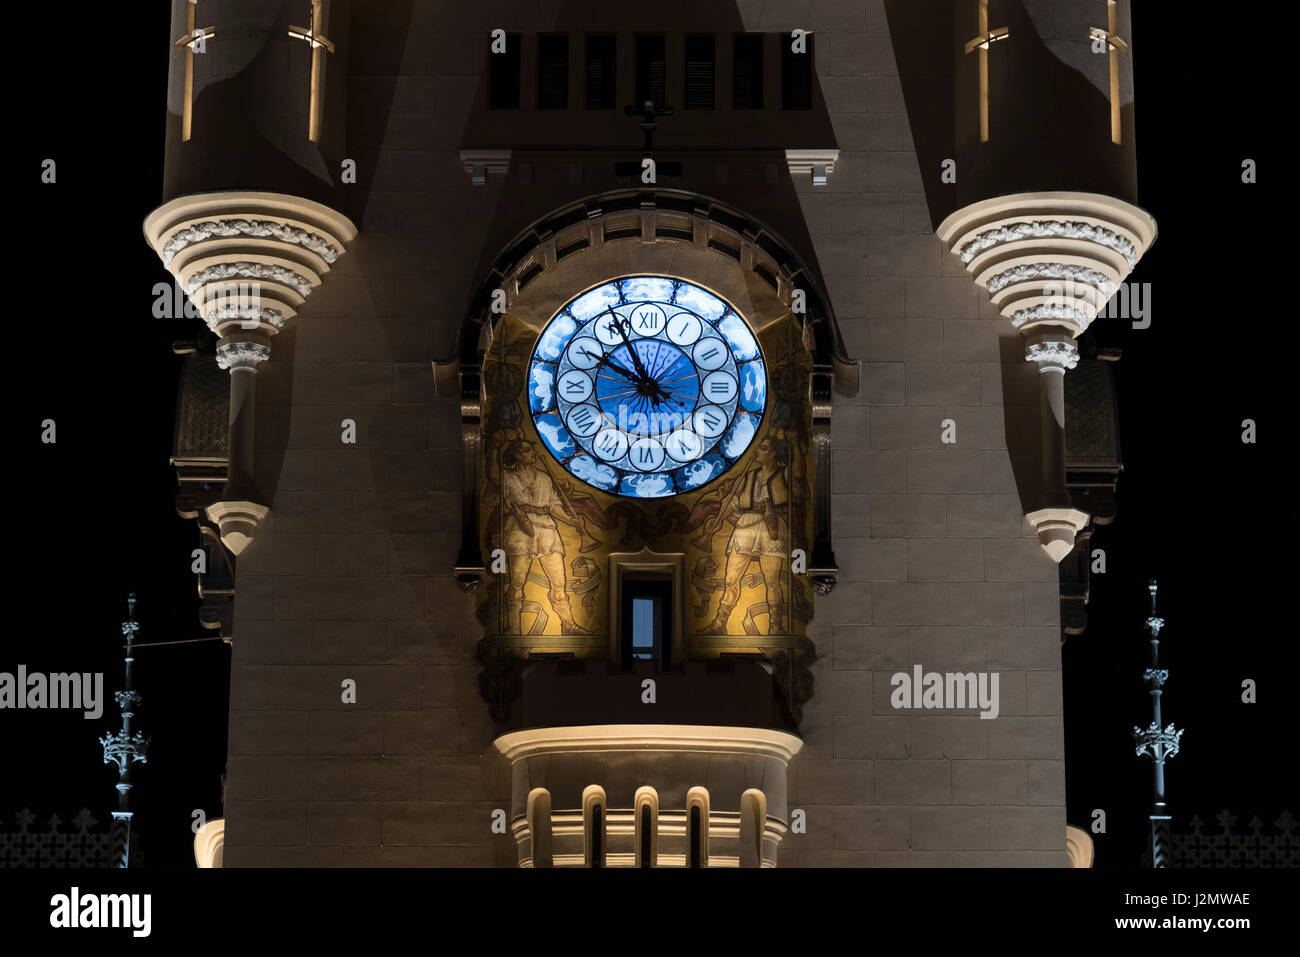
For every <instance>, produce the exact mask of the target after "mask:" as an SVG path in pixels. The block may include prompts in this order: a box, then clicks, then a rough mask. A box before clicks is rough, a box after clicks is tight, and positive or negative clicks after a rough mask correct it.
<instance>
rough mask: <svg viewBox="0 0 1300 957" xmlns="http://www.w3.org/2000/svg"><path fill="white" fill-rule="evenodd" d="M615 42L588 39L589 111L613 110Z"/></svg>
mask: <svg viewBox="0 0 1300 957" xmlns="http://www.w3.org/2000/svg"><path fill="white" fill-rule="evenodd" d="M615 49H616V47H615V40H614V38H613V37H607V36H591V37H587V109H589V110H612V109H613V108H614V100H615V99H616V95H615V93H616V90H615V79H616V74H617V70H616V65H615V60H614V52H615Z"/></svg>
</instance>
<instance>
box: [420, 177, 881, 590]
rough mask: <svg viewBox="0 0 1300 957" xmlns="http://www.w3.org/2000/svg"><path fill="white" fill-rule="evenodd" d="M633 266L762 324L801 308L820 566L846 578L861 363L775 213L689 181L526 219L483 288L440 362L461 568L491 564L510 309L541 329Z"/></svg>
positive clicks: (825, 573) (477, 573)
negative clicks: (489, 478) (844, 510)
mask: <svg viewBox="0 0 1300 957" xmlns="http://www.w3.org/2000/svg"><path fill="white" fill-rule="evenodd" d="M631 273H641V274H648V275H664V276H674V277H677V278H681V279H687V280H691V281H695V282H698V283H700V284H702V285H704V286H706V287H708V288H711V289H713V290H715V291H716V292H718V293H719V294H720V295H723V296H725V297H726V298H728V299H729V300H730V301H731V302H733V303H734V304H735V305H737V306H738V307H741V308H743V309H744V310H745V315H746V317H747V318H748V319H750V320H751V322H753V324H754V325H755V326H756V327H757V328H756V331H757V330H758V329H761V328H763V327H765V326H766V325H768V324H770V323H772V322H776V321H778V320H780V319H783V318H785V317H787V316H790V315H792V314H793V315H795V316H796V317H798V318H799V319H800V325H801V329H802V337H803V343H804V346H805V347H806V348H807V349H808V351H809V353H810V354H811V356H812V366H813V371H812V381H811V382H810V383H809V388H810V399H811V405H812V426H813V450H814V451H813V483H812V486H813V487H812V492H813V550H812V554H811V555H809V556H808V569H807V571H808V575H809V578H810V580H811V582H812V584H813V588H814V589H815V591H816V593H817V594H819V595H826V594H829V593H830V591H831V590H832V589H833V588H834V587H835V581H836V574H837V571H838V567H837V565H836V562H835V552H834V550H833V548H832V543H831V484H830V483H831V476H830V471H831V393H832V392H833V391H834V392H838V393H840V394H841V395H845V396H853V395H856V394H857V391H858V379H859V367H858V363H857V361H856V360H853V359H850V358H849V357H848V356H847V354H846V353H845V348H844V339H843V337H842V336H841V334H840V331H839V326H838V324H837V323H836V320H835V314H834V312H833V311H832V309H831V304H830V299H829V297H828V296H827V295H826V293H825V291H824V290H823V289H822V288H821V284H820V283H819V282H818V280H817V277H816V275H815V274H814V273H813V272H812V271H811V270H810V269H808V267H807V266H806V265H805V263H804V262H803V261H802V259H801V258H800V257H799V255H798V254H797V253H796V252H795V251H794V248H793V247H792V246H791V245H790V244H789V243H787V242H785V241H784V240H783V239H782V238H781V237H780V236H779V235H777V234H776V233H774V232H773V231H772V230H771V229H769V228H768V227H767V226H765V225H764V224H763V223H761V222H759V221H757V220H755V219H753V218H752V217H750V216H747V215H746V214H745V213H743V212H741V211H740V210H737V209H735V208H733V207H731V206H728V205H726V204H723V203H720V202H718V201H717V200H714V199H710V198H709V197H706V196H701V195H699V194H697V193H691V192H687V191H684V190H671V189H659V190H647V191H639V190H616V191H612V192H608V193H602V194H600V195H598V196H592V197H589V198H587V199H585V200H582V201H579V202H576V203H570V204H568V205H566V206H562V207H560V208H558V209H556V210H554V211H553V212H551V213H549V214H548V215H546V216H544V217H542V218H541V219H539V220H538V221H536V222H534V223H533V224H532V225H530V226H529V227H528V228H526V229H524V230H523V231H521V232H520V233H519V234H518V235H517V236H516V237H515V238H514V239H513V240H512V241H511V242H510V243H509V244H507V246H506V249H505V250H504V251H503V252H502V253H501V255H500V256H498V257H497V259H496V261H495V263H494V264H493V267H492V269H491V270H490V271H489V273H488V275H487V277H486V278H485V279H484V280H483V282H482V283H481V284H480V285H479V287H478V289H477V291H476V292H475V294H474V296H473V299H472V301H471V303H470V307H469V309H468V311H467V313H466V316H465V320H464V322H463V323H462V325H461V329H460V335H459V339H458V342H457V346H456V351H455V353H454V354H453V355H451V356H449V357H448V358H446V359H444V360H441V361H438V362H436V363H435V364H434V365H435V383H436V385H437V390H438V393H439V394H440V395H448V396H449V395H458V396H459V397H460V400H461V427H462V438H463V441H464V449H465V461H464V469H465V481H464V501H463V507H462V525H461V548H460V553H459V555H458V556H457V561H456V569H455V570H456V577H457V581H458V582H459V583H460V585H461V587H462V588H464V589H465V590H466V591H472V590H473V589H475V588H476V587H477V586H478V585H479V584H480V583H481V582H482V580H483V577H484V575H485V573H486V566H485V563H484V560H483V554H482V548H481V545H480V539H479V512H478V496H477V489H478V485H479V466H480V460H481V458H482V454H483V449H482V445H481V443H482V421H481V418H482V409H483V393H482V386H483V383H482V381H481V371H482V368H483V366H482V362H483V356H484V354H485V353H486V352H487V351H488V349H490V348H491V346H492V337H493V332H494V329H495V320H496V318H497V317H498V316H499V315H501V314H503V313H504V312H509V313H510V315H512V316H513V317H515V318H517V319H519V320H521V321H523V322H525V323H527V324H529V325H531V326H533V327H534V328H536V329H538V330H540V329H541V328H542V327H543V326H544V325H545V323H546V322H547V321H548V320H549V319H550V317H551V316H552V315H553V314H554V313H555V312H556V311H557V310H558V309H559V308H560V307H561V306H562V305H564V303H565V302H567V301H568V300H569V299H571V298H572V297H573V296H574V295H576V294H577V293H579V292H581V291H583V290H584V289H586V288H589V287H590V286H592V285H594V284H596V283H599V282H602V281H604V280H606V279H609V278H612V277H614V276H619V275H626V274H631Z"/></svg>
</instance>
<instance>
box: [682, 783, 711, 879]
mask: <svg viewBox="0 0 1300 957" xmlns="http://www.w3.org/2000/svg"><path fill="white" fill-rule="evenodd" d="M710 810H711V808H710V804H709V790H708V788H704V787H699V786H696V787H693V788H691V789H690V790H688V791H687V792H686V846H687V850H686V866H687V867H708V866H709V830H710V829H709V821H710V818H709V811H710ZM697 855H698V858H697Z"/></svg>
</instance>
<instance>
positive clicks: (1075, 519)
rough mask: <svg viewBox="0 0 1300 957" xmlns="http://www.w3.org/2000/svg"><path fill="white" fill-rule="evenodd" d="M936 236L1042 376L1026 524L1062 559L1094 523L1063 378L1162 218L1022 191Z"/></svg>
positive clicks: (1094, 200) (965, 211)
mask: <svg viewBox="0 0 1300 957" xmlns="http://www.w3.org/2000/svg"><path fill="white" fill-rule="evenodd" d="M938 234H939V238H940V239H942V240H943V241H944V242H945V243H947V244H948V248H949V249H950V250H951V251H952V252H954V253H955V254H956V255H957V257H958V258H959V259H960V260H961V262H962V263H963V264H965V266H966V269H967V271H968V272H969V273H970V274H971V276H972V277H974V279H975V282H976V283H977V284H978V285H979V286H981V287H982V288H984V289H985V290H987V292H988V293H989V296H990V298H991V300H992V302H993V304H994V305H995V306H997V307H998V309H999V311H1000V312H1001V314H1002V315H1003V316H1005V317H1006V318H1007V319H1009V320H1011V324H1012V326H1013V327H1015V328H1016V329H1018V330H1020V331H1021V332H1022V333H1024V334H1025V337H1026V349H1025V359H1026V361H1029V362H1033V363H1035V364H1036V365H1037V366H1038V370H1039V372H1041V373H1043V375H1042V376H1040V377H1039V385H1040V389H1041V407H1042V411H1041V420H1042V429H1043V432H1042V486H1041V492H1040V495H1041V499H1040V501H1039V502H1038V504H1039V506H1040V507H1039V508H1037V509H1033V510H1031V511H1030V512H1028V513H1027V514H1026V518H1028V519H1029V521H1030V522H1031V523H1032V524H1033V526H1034V528H1035V529H1036V530H1037V531H1038V539H1039V543H1040V544H1041V545H1042V547H1043V550H1044V551H1045V552H1047V554H1048V555H1050V556H1051V557H1052V559H1053V560H1054V561H1057V562H1060V561H1061V560H1062V559H1064V558H1065V556H1067V555H1069V554H1070V553H1071V551H1072V550H1073V548H1074V543H1075V536H1076V535H1077V534H1078V532H1079V531H1080V530H1081V529H1083V528H1085V527H1086V526H1087V524H1088V514H1087V513H1086V512H1082V511H1080V510H1079V509H1076V508H1073V507H1070V494H1069V491H1068V489H1067V486H1066V471H1065V398H1064V374H1065V372H1066V371H1067V370H1069V369H1073V368H1075V366H1076V365H1077V364H1078V361H1079V360H1078V347H1077V346H1076V345H1075V343H1074V339H1076V338H1077V337H1078V336H1079V334H1080V333H1082V332H1083V331H1084V330H1085V329H1087V328H1088V325H1089V323H1091V322H1092V320H1093V319H1095V318H1096V317H1097V315H1098V313H1100V312H1101V311H1102V310H1103V309H1104V308H1105V306H1106V303H1107V301H1108V300H1109V299H1110V297H1111V295H1112V294H1113V293H1114V292H1115V290H1116V289H1117V288H1118V287H1119V286H1120V284H1121V283H1123V282H1124V280H1125V279H1126V278H1127V277H1128V275H1129V273H1130V272H1131V271H1132V269H1133V267H1134V266H1135V265H1136V264H1137V262H1138V260H1139V259H1141V257H1142V254H1143V253H1145V252H1146V250H1147V249H1148V248H1149V247H1150V246H1151V244H1152V243H1153V242H1154V241H1155V237H1156V223H1155V220H1154V219H1152V218H1151V216H1150V215H1149V214H1147V213H1146V212H1145V211H1144V210H1142V209H1139V208H1138V207H1136V206H1133V205H1132V204H1130V203H1126V202H1123V201H1122V200H1118V199H1115V198H1113V197H1110V196H1102V195H1098V194H1093V193H1068V192H1049V193H1018V194H1014V195H1010V196H999V197H995V198H993V199H988V200H984V201H983V202H979V203H974V204H973V205H971V206H967V207H964V208H962V209H959V210H957V211H956V212H954V213H953V214H952V215H951V216H949V217H948V218H947V219H945V220H944V221H943V222H942V223H940V225H939V230H938Z"/></svg>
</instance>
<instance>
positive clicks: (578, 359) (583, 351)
mask: <svg viewBox="0 0 1300 957" xmlns="http://www.w3.org/2000/svg"><path fill="white" fill-rule="evenodd" d="M604 355H605V350H604V348H603V347H602V346H601V344H600V343H599V342H597V341H596V340H595V339H593V338H591V336H579V337H578V338H577V339H574V340H573V341H572V342H570V343H569V361H570V362H572V363H573V364H574V365H575V366H577V367H578V368H579V369H594V368H596V366H597V365H598V364H599V362H600V360H601V357H602V356H604Z"/></svg>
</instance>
